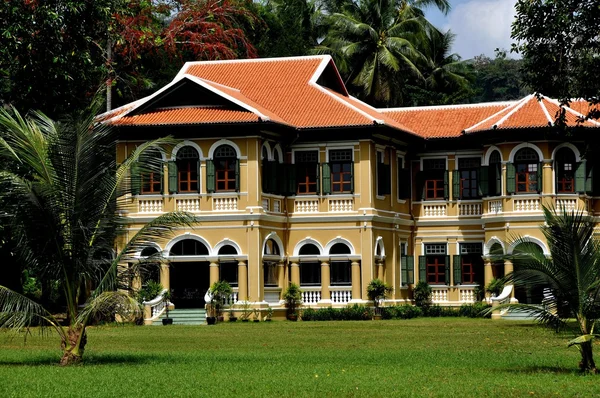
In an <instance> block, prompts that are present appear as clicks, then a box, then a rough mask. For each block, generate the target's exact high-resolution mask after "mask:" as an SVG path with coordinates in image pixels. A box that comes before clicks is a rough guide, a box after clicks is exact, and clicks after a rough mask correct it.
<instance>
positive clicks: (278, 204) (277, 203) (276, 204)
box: [273, 199, 281, 213]
mask: <svg viewBox="0 0 600 398" xmlns="http://www.w3.org/2000/svg"><path fill="white" fill-rule="evenodd" d="M273 211H274V212H275V213H281V200H278V199H275V200H273Z"/></svg>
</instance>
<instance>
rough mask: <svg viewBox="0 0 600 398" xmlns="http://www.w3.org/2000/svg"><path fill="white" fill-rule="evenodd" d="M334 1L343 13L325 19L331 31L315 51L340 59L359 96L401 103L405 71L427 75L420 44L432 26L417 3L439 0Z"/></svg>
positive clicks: (373, 101)
mask: <svg viewBox="0 0 600 398" xmlns="http://www.w3.org/2000/svg"><path fill="white" fill-rule="evenodd" d="M333 3H334V5H333V6H332V7H334V8H335V10H336V11H341V12H333V13H332V14H331V15H330V16H329V17H328V18H327V19H326V21H327V23H328V24H329V30H328V32H327V34H326V36H325V38H324V40H323V42H322V43H321V45H320V46H318V47H317V48H316V50H315V51H316V52H317V53H329V54H331V55H332V56H333V57H334V58H335V60H336V64H337V65H338V67H339V68H340V72H341V73H342V74H343V75H344V77H345V79H346V81H347V82H350V84H351V85H352V86H353V87H354V88H355V89H356V94H357V95H358V96H359V97H360V98H362V99H364V100H365V101H367V102H369V103H371V104H373V105H377V106H388V105H393V104H396V103H397V98H398V95H399V90H398V89H399V87H397V86H398V81H401V79H399V78H398V77H399V75H400V74H401V73H402V74H410V75H411V76H412V77H413V78H414V79H415V80H422V79H423V75H422V73H421V71H420V70H419V67H418V66H417V65H418V63H419V62H422V61H423V60H424V59H425V55H424V54H422V53H421V52H420V51H419V50H418V48H419V44H420V43H422V42H424V41H425V40H426V35H427V29H432V28H433V27H432V26H431V25H430V24H429V22H428V21H427V20H426V19H425V17H424V14H423V11H422V10H421V9H420V8H418V5H428V4H430V3H436V2H431V1H397V0H396V1H394V0H358V1H347V2H333ZM425 3H428V4H425ZM440 3H443V4H446V3H447V2H444V1H441V2H440ZM448 7H449V6H448ZM351 88H352V87H351Z"/></svg>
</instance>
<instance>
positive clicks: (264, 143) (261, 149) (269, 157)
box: [260, 141, 273, 160]
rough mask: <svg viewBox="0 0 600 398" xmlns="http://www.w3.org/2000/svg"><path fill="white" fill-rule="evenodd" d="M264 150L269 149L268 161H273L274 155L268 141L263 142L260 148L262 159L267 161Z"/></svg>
mask: <svg viewBox="0 0 600 398" xmlns="http://www.w3.org/2000/svg"><path fill="white" fill-rule="evenodd" d="M263 148H267V159H266V160H273V154H272V153H271V145H269V143H268V142H267V141H265V142H263V144H262V146H261V147H260V159H261V160H265V157H264V156H263Z"/></svg>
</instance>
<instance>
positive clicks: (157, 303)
mask: <svg viewBox="0 0 600 398" xmlns="http://www.w3.org/2000/svg"><path fill="white" fill-rule="evenodd" d="M166 292H167V289H164V290H163V291H162V292H160V293H159V294H158V296H156V297H155V298H153V299H152V300H150V301H144V302H143V303H142V304H143V305H144V307H150V319H155V318H158V317H159V316H160V315H161V314H162V313H163V311H164V310H165V301H164V300H163V294H165V293H166ZM169 304H171V303H170V302H169Z"/></svg>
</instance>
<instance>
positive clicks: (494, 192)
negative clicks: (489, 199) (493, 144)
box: [484, 150, 502, 196]
mask: <svg viewBox="0 0 600 398" xmlns="http://www.w3.org/2000/svg"><path fill="white" fill-rule="evenodd" d="M484 195H485V192H484ZM487 195H488V196H499V195H502V158H501V156H500V152H499V151H496V150H495V151H493V152H492V153H491V154H490V161H489V166H488V192H487Z"/></svg>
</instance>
